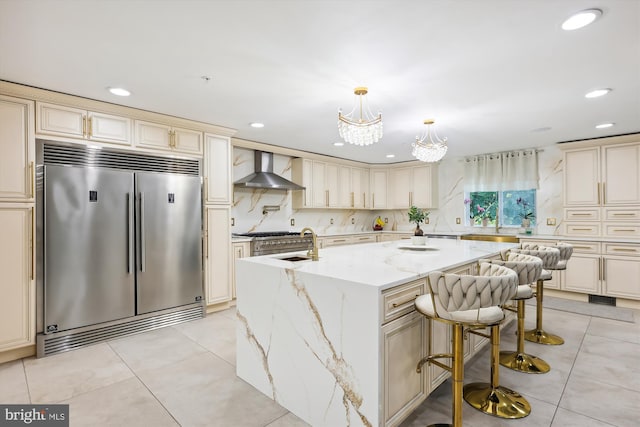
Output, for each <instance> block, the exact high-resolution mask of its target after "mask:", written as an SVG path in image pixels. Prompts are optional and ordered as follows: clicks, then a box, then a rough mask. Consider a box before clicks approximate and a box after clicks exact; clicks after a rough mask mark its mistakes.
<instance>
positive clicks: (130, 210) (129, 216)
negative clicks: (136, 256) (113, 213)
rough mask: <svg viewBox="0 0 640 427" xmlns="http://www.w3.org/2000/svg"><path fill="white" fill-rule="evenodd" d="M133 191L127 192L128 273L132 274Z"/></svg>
mask: <svg viewBox="0 0 640 427" xmlns="http://www.w3.org/2000/svg"><path fill="white" fill-rule="evenodd" d="M131 196H132V195H131V193H127V273H129V274H131V273H132V272H133V268H131V259H132V258H133V203H132V202H131Z"/></svg>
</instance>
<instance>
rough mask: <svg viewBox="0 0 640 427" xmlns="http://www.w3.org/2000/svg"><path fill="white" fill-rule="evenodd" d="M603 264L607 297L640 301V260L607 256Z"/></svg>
mask: <svg viewBox="0 0 640 427" xmlns="http://www.w3.org/2000/svg"><path fill="white" fill-rule="evenodd" d="M602 262H603V268H602V270H603V271H602V278H603V290H604V294H605V295H607V296H612V297H621V298H630V299H640V258H635V257H622V256H605V257H604V258H603V261H602Z"/></svg>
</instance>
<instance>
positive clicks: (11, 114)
mask: <svg viewBox="0 0 640 427" xmlns="http://www.w3.org/2000/svg"><path fill="white" fill-rule="evenodd" d="M33 111H34V110H33V102H32V101H27V100H24V99H19V98H11V97H8V96H0V200H2V201H31V200H33V198H34V196H35V194H34V193H35V139H34V136H33V120H34V117H33Z"/></svg>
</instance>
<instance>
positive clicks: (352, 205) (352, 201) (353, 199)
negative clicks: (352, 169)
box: [351, 191, 356, 208]
mask: <svg viewBox="0 0 640 427" xmlns="http://www.w3.org/2000/svg"><path fill="white" fill-rule="evenodd" d="M355 198H356V197H355V194H354V193H353V191H352V192H351V207H352V208H354V207H355V206H356V200H355Z"/></svg>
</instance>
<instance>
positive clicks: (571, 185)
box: [564, 147, 601, 206]
mask: <svg viewBox="0 0 640 427" xmlns="http://www.w3.org/2000/svg"><path fill="white" fill-rule="evenodd" d="M599 184H600V148H599V147H593V148H585V149H581V150H575V151H566V152H565V153H564V204H565V206H584V205H599V204H600V201H601V198H600V188H599V187H600V185H599Z"/></svg>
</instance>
